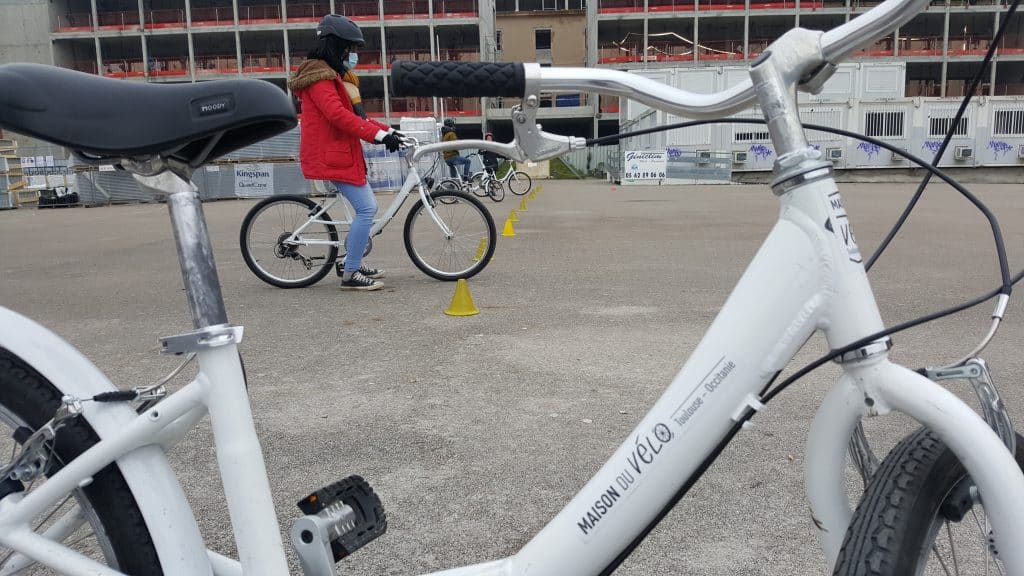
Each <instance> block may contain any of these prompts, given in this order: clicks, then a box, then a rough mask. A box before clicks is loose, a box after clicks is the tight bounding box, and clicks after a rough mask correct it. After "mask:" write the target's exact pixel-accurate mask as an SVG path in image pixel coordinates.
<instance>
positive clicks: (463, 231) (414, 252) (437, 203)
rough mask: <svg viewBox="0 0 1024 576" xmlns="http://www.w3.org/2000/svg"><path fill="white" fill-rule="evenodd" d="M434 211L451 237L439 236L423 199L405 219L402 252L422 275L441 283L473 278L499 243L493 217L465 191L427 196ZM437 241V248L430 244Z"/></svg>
mask: <svg viewBox="0 0 1024 576" xmlns="http://www.w3.org/2000/svg"><path fill="white" fill-rule="evenodd" d="M430 200H432V201H434V203H433V207H434V210H435V211H436V212H437V213H438V216H439V217H440V218H441V219H442V220H443V221H444V222H445V224H446V225H447V226H448V227H449V229H450V231H451V233H452V236H451V237H445V236H444V235H443V234H441V233H440V232H441V231H440V230H439V229H438V227H437V225H436V224H435V223H434V221H433V219H432V218H431V217H430V214H429V213H428V212H427V211H426V210H425V209H424V206H423V200H418V201H416V204H414V205H413V206H412V208H411V209H410V210H409V214H408V215H407V216H406V218H405V230H404V234H403V236H404V237H405V251H406V252H407V253H408V254H409V259H410V260H412V262H413V264H415V265H416V267H417V268H419V269H420V270H421V271H423V273H424V274H426V275H427V276H430V277H432V278H436V279H438V280H444V281H449V282H452V281H455V280H460V279H463V278H472V277H473V276H476V275H477V274H479V273H480V271H481V270H483V269H484V268H485V267H486V266H487V264H488V263H489V262H490V261H491V257H492V256H493V255H494V249H495V246H496V244H497V240H498V233H497V230H496V229H495V227H494V218H492V217H491V213H490V212H489V211H488V210H487V208H485V207H484V205H483V203H482V202H480V201H479V200H477V199H476V198H474V197H472V196H470V195H469V194H466V193H465V192H452V191H438V192H435V193H433V194H431V195H430ZM437 240H440V243H439V244H438V246H439V247H436V248H435V247H433V246H432V244H433V243H434V242H435V241H437Z"/></svg>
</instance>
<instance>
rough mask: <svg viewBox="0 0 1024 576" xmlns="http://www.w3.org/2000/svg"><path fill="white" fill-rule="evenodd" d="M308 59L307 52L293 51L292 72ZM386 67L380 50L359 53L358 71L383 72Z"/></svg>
mask: <svg viewBox="0 0 1024 576" xmlns="http://www.w3.org/2000/svg"><path fill="white" fill-rule="evenodd" d="M305 59H306V52H305V51H303V50H297V51H296V50H292V53H291V61H290V62H289V64H290V67H291V70H292V71H294V70H296V69H298V67H299V64H302V61H303V60H305ZM383 68H384V66H383V65H382V64H381V63H380V50H373V49H370V50H365V51H360V52H359V65H357V66H356V70H381V69H383Z"/></svg>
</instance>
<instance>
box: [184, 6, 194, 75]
mask: <svg viewBox="0 0 1024 576" xmlns="http://www.w3.org/2000/svg"><path fill="white" fill-rule="evenodd" d="M185 41H186V42H187V43H188V77H189V79H190V80H192V81H193V82H195V81H196V45H195V41H194V39H193V37H192V0H185Z"/></svg>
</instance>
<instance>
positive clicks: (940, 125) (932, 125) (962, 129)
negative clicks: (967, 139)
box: [928, 116, 969, 138]
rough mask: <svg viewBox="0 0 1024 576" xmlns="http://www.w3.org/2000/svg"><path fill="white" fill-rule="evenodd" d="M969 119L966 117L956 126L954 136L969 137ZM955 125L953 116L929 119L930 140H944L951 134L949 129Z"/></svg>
mask: <svg viewBox="0 0 1024 576" xmlns="http://www.w3.org/2000/svg"><path fill="white" fill-rule="evenodd" d="M968 121H969V119H968V118H967V116H964V117H963V118H961V119H960V122H958V123H957V125H956V130H954V131H953V136H967V123H968ZM952 125H953V116H947V117H942V118H929V119H928V137H929V138H942V137H944V136H945V135H946V133H947V132H949V127H950V126H952Z"/></svg>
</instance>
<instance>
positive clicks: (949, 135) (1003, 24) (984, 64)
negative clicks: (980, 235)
mask: <svg viewBox="0 0 1024 576" xmlns="http://www.w3.org/2000/svg"><path fill="white" fill-rule="evenodd" d="M1019 3H1020V0H1013V3H1012V4H1010V7H1009V8H1008V9H1007V11H1006V15H1005V16H1004V17H1003V18H1002V19H1001V20H1000V21H999V29H998V30H996V33H995V36H993V37H992V43H991V44H989V47H988V51H987V52H986V53H985V58H984V59H983V60H982V61H981V66H980V67H979V68H978V71H977V72H976V73H975V74H974V78H972V79H971V85H970V86H969V87H968V88H967V94H966V95H965V96H964V98H963V99H962V100H961V101H960V108H959V109H958V110H957V111H956V115H955V116H954V117H953V122H952V123H951V124H950V125H949V129H948V130H947V131H946V137H945V138H943V139H942V144H941V145H940V146H939V149H938V150H937V151H936V152H935V158H933V159H932V166H938V165H939V160H941V159H942V154H943V153H944V152H945V151H946V148H947V147H948V146H949V142H950V141H951V140H952V139H953V135H954V134H955V133H956V130H957V128H958V127H959V126H960V120H961V119H962V118H963V116H964V112H966V111H967V105H968V104H969V103H970V102H971V98H972V97H974V93H975V92H976V91H977V89H978V86H979V85H980V84H981V79H982V76H984V75H985V71H986V70H988V65H989V63H990V62H991V61H992V57H993V56H994V55H995V52H996V47H997V46H999V41H1000V40H1001V39H1002V37H1003V33H1004V32H1005V31H1006V29H1007V27H1008V24H1009V22H1010V19H1011V18H1012V17H1013V13H1014V12H1016V11H1017V4H1019ZM931 179H932V173H931V172H928V173H927V174H925V175H924V178H922V179H921V183H920V184H919V185H918V187H917V191H915V192H914V196H913V197H912V198H911V199H910V201H909V202H908V203H907V206H906V208H904V209H903V213H902V214H900V217H899V218H898V219H897V220H896V224H894V225H893V227H892V229H891V230H889V233H888V234H886V236H885V238H884V239H883V240H882V242H881V244H879V245H878V248H876V249H875V252H874V254H872V255H871V257H870V258H868V259H867V262H866V263H865V264H864V269H865V270H871V267H872V266H874V264H875V262H876V261H877V260H878V258H879V257H880V256H881V255H882V252H885V249H886V248H888V247H889V243H890V242H892V240H893V238H895V237H896V234H897V233H899V231H900V229H901V228H903V224H904V223H906V221H907V218H909V217H910V212H911V211H913V209H914V208H915V207H916V206H917V201H918V200H920V199H921V195H922V194H924V189H925V187H926V186H928V183H929V182H931ZM1004 282H1005V279H1004ZM1003 288H1004V289H1005V288H1007V286H1006V285H1005V283H1004V285H1003ZM1006 294H1009V292H1006Z"/></svg>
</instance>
